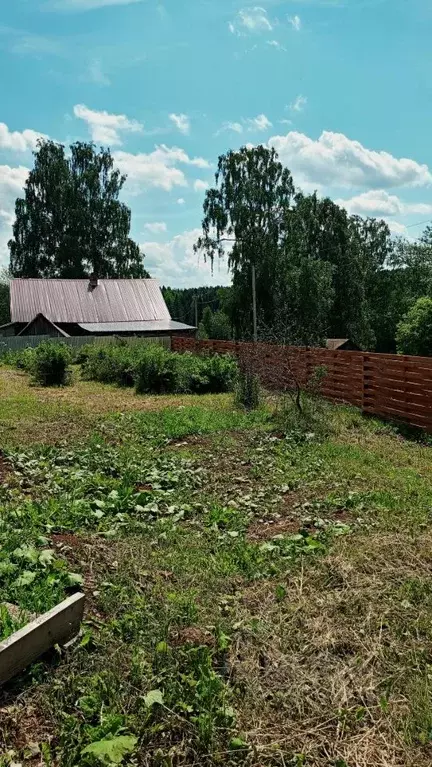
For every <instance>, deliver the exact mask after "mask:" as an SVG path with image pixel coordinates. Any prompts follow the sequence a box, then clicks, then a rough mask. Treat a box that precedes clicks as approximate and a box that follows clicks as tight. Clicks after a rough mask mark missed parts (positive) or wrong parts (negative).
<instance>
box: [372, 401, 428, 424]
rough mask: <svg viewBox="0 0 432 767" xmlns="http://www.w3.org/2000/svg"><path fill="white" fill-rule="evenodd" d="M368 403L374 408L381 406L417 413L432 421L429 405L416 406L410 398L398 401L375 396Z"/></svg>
mask: <svg viewBox="0 0 432 767" xmlns="http://www.w3.org/2000/svg"><path fill="white" fill-rule="evenodd" d="M367 403H370V404H372V405H373V406H374V407H381V405H385V406H388V407H395V408H397V409H398V410H401V411H403V412H404V413H415V414H418V415H421V416H424V417H425V418H430V419H432V410H431V408H430V406H429V405H424V404H422V403H420V404H416V403H414V402H413V401H412V400H411V399H409V398H407V399H405V400H398V399H393V398H391V397H386V396H375V397H373V398H370V399H368V400H367Z"/></svg>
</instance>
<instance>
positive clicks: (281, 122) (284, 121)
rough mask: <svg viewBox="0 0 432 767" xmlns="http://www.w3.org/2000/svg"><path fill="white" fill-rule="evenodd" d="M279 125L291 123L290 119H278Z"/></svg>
mask: <svg viewBox="0 0 432 767" xmlns="http://www.w3.org/2000/svg"><path fill="white" fill-rule="evenodd" d="M279 122H280V124H281V125H292V120H286V119H284V120H279Z"/></svg>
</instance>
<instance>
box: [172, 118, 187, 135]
mask: <svg viewBox="0 0 432 767" xmlns="http://www.w3.org/2000/svg"><path fill="white" fill-rule="evenodd" d="M169 119H170V120H171V122H172V123H174V125H175V126H176V128H177V130H179V131H180V133H183V134H184V135H185V136H187V134H188V133H189V132H190V120H189V117H188V116H187V115H183V114H181V115H176V114H174V113H173V114H170V116H169Z"/></svg>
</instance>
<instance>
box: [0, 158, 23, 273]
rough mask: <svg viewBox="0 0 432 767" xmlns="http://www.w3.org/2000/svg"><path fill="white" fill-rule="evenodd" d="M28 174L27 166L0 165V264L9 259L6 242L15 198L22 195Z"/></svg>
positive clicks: (4, 263)
mask: <svg viewBox="0 0 432 767" xmlns="http://www.w3.org/2000/svg"><path fill="white" fill-rule="evenodd" d="M28 174H29V171H28V168H24V167H22V166H20V167H18V168H11V167H10V166H9V165H0V266H5V265H6V264H7V262H8V259H9V253H8V248H7V243H8V241H9V240H10V238H11V236H12V224H13V222H14V219H15V216H14V208H15V200H16V198H17V197H20V196H22V194H23V187H24V184H25V182H26V180H27V176H28Z"/></svg>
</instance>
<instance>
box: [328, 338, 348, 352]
mask: <svg viewBox="0 0 432 767" xmlns="http://www.w3.org/2000/svg"><path fill="white" fill-rule="evenodd" d="M348 341H349V338H327V341H326V346H327V349H330V350H331V351H336V350H337V349H339V347H340V346H343V345H344V344H346V343H348Z"/></svg>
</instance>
